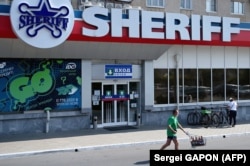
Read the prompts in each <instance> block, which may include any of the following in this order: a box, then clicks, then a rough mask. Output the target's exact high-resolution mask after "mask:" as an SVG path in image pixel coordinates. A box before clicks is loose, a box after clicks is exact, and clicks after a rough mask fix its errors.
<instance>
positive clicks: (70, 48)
mask: <svg viewBox="0 0 250 166" xmlns="http://www.w3.org/2000/svg"><path fill="white" fill-rule="evenodd" d="M249 46H250V23H242V22H240V19H238V18H230V17H218V16H201V15H192V16H191V18H189V17H187V16H186V15H184V14H180V13H164V12H153V11H143V10H142V11H140V10H129V12H128V14H123V13H122V10H121V9H111V11H110V12H109V10H108V9H106V8H100V7H90V8H87V9H85V10H84V11H78V10H73V8H72V6H71V4H70V2H69V1H68V0H61V1H60V2H55V1H52V0H37V1H34V0H22V1H13V2H12V4H11V6H9V5H0V50H1V54H0V58H1V60H0V80H1V85H0V88H1V94H0V101H1V102H0V134H7V133H26V132H44V131H46V132H48V131H65V130H75V129H87V128H92V127H93V123H94V122H95V120H93V119H94V117H96V118H97V119H96V121H97V127H100V128H101V127H107V126H120V125H137V124H138V122H139V121H140V124H143V125H165V124H166V118H167V117H168V116H169V115H170V114H171V112H172V110H173V109H175V108H178V109H180V110H181V114H180V120H181V121H182V122H183V123H185V121H186V115H187V113H188V112H189V111H192V110H194V109H196V108H198V107H199V106H207V107H211V106H212V107H214V108H215V109H217V107H221V106H223V105H225V104H226V103H227V102H228V98H229V97H234V98H235V99H236V100H237V101H238V103H239V108H238V109H239V110H238V116H237V119H238V121H239V122H241V121H250V113H249V111H248V109H249V106H250V104H249V100H250V47H249Z"/></svg>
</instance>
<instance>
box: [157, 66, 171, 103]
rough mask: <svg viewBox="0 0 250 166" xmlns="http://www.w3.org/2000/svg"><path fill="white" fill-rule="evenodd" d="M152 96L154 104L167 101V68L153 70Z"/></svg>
mask: <svg viewBox="0 0 250 166" xmlns="http://www.w3.org/2000/svg"><path fill="white" fill-rule="evenodd" d="M154 97H155V99H154V100H155V104H167V103H168V70H167V69H155V70H154Z"/></svg>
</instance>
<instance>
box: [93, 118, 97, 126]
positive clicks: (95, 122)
mask: <svg viewBox="0 0 250 166" xmlns="http://www.w3.org/2000/svg"><path fill="white" fill-rule="evenodd" d="M93 128H94V129H97V116H94V119H93Z"/></svg>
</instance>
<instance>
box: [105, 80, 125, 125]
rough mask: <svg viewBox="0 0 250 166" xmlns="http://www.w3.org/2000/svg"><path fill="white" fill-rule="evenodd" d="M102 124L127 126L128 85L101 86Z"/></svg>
mask: <svg viewBox="0 0 250 166" xmlns="http://www.w3.org/2000/svg"><path fill="white" fill-rule="evenodd" d="M102 89H103V92H102V115H103V116H102V122H103V124H104V125H118V124H119V125H125V124H128V116H129V114H128V113H129V94H128V84H126V83H124V84H123V83H119V84H118V83H117V84H103V88H102Z"/></svg>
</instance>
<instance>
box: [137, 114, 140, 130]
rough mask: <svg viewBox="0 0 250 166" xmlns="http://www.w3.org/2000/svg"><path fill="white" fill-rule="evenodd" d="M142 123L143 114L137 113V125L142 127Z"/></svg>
mask: <svg viewBox="0 0 250 166" xmlns="http://www.w3.org/2000/svg"><path fill="white" fill-rule="evenodd" d="M140 125H141V114H137V126H138V127H140Z"/></svg>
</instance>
